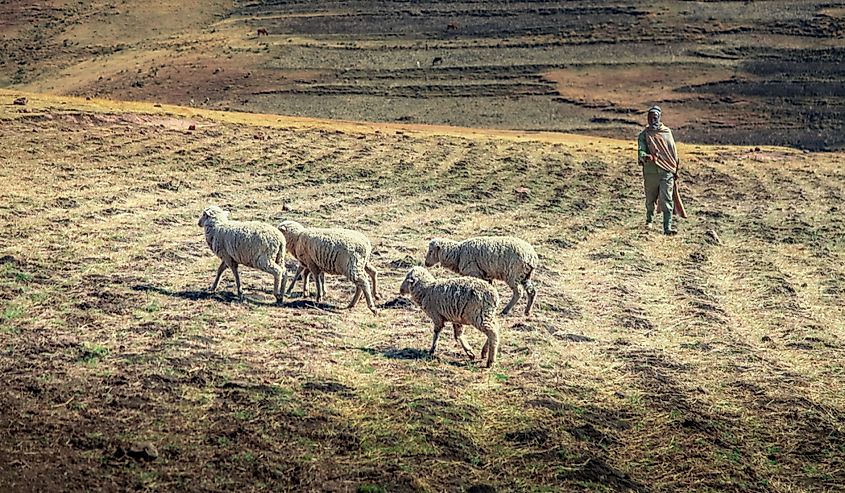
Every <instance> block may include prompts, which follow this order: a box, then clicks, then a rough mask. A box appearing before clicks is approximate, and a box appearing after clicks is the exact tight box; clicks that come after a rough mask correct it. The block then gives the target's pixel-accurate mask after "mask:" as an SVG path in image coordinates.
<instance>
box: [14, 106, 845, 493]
mask: <svg viewBox="0 0 845 493" xmlns="http://www.w3.org/2000/svg"><path fill="white" fill-rule="evenodd" d="M13 96H14V94H13V93H8V92H0V162H3V163H4V165H3V166H2V167H0V180H2V183H4V186H3V187H2V188H0V238H2V240H0V300H2V311H1V312H0V333H2V337H0V385H2V388H3V396H4V397H3V398H2V399H0V416H2V419H0V464H3V465H4V467H0V489H2V490H3V491H44V490H56V489H69V490H81V489H93V490H126V489H155V490H169V491H175V490H193V491H222V490H233V489H250V490H253V489H254V490H270V489H272V490H277V491H278V490H290V491H317V490H319V491H356V489H357V490H358V491H580V490H583V491H620V490H622V491H624V490H628V491H631V490H633V491H679V490H685V491H712V490H719V491H740V490H742V491H784V492H785V491H825V490H830V491H833V490H836V489H837V488H839V487H840V486H841V485H842V484H843V483H845V475H843V471H845V468H843V467H844V466H845V463H843V458H845V400H843V395H845V385H844V384H843V381H845V380H843V378H842V377H843V366H842V362H843V358H842V356H843V343H844V342H845V341H843V339H842V327H843V321H845V313H843V311H845V309H843V306H845V303H843V302H845V270H843V267H842V266H843V265H845V263H843V260H845V243H843V238H845V221H844V220H843V219H845V218H844V217H843V212H842V210H841V204H842V197H843V193H845V179H843V178H845V176H843V170H842V168H841V166H840V165H839V164H838V163H841V159H842V156H841V155H838V154H803V153H800V152H797V151H791V150H786V149H782V148H763V149H760V150H750V149H748V148H739V147H703V146H689V145H684V146H681V148H680V150H681V153H682V155H683V157H684V162H685V170H684V172H683V192H684V194H685V196H686V201H687V207H688V209H689V210H690V213H691V217H690V219H689V220H687V221H684V222H682V223H681V224H680V225H679V227H680V230H681V234H680V235H679V236H677V237H674V238H665V237H663V236H662V235H659V234H657V233H656V232H655V231H649V230H646V229H644V228H643V227H642V221H643V217H642V216H643V213H642V204H641V202H642V200H641V187H642V185H641V178H640V176H639V172H638V169H637V166H636V165H635V163H634V160H633V155H634V148H633V144H632V143H630V142H623V141H612V140H605V139H589V138H585V137H574V136H567V135H562V134H547V135H522V136H520V135H516V134H512V133H503V134H497V133H493V132H490V133H483V132H479V131H470V130H463V129H444V128H426V127H411V128H402V127H398V126H392V127H387V126H376V125H372V124H357V123H354V122H348V123H334V122H327V121H315V120H294V119H286V118H279V117H274V116H269V115H248V114H233V113H216V112H209V111H198V110H193V109H190V108H176V107H163V108H162V107H153V106H152V105H142V104H128V103H109V102H107V101H98V100H93V101H84V100H78V99H74V98H55V97H40V96H35V95H30V103H29V105H27V106H26V107H23V108H22V107H20V106H13V105H11V104H10V103H11V100H12V98H13ZM191 125H195V126H196V130H193V131H191V130H189V127H190V126H191ZM211 203H216V204H220V205H222V206H224V207H226V208H227V209H229V210H231V213H232V216H233V217H234V218H238V219H258V220H266V221H269V222H272V223H275V222H277V221H279V220H281V219H282V218H294V219H297V220H301V221H302V222H304V223H307V224H313V225H321V226H322V225H332V224H341V225H344V226H347V227H354V228H358V229H361V230H363V231H366V232H367V233H368V234H369V235H370V236H371V238H372V239H373V242H374V245H375V260H374V262H375V265H376V267H377V268H378V269H379V271H380V272H381V275H380V280H381V285H382V291H383V293H384V295H385V296H384V299H383V300H382V304H383V305H382V307H383V310H382V314H381V315H380V316H379V317H373V316H372V315H371V314H370V313H369V312H368V311H367V310H366V309H365V308H364V307H363V306H359V307H357V308H356V309H353V310H351V311H346V310H342V309H340V307H342V306H344V305H345V303H346V302H347V300H348V299H349V298H350V297H351V295H352V289H351V286H349V285H348V284H347V283H344V282H341V280H340V279H339V278H337V277H331V276H329V277H328V278H327V284H328V293H329V296H328V300H327V302H326V304H324V305H321V306H315V305H314V304H313V303H311V302H310V301H308V300H303V299H300V298H298V297H296V296H294V297H293V298H292V299H290V300H289V304H288V305H287V306H284V307H278V306H273V305H272V304H270V302H271V300H272V296H271V294H270V287H271V284H270V283H271V280H270V278H269V276H267V275H265V274H263V273H258V272H256V271H253V270H249V269H242V277H243V280H244V285H245V292H246V294H247V296H248V298H249V300H248V301H247V302H246V303H238V302H236V301H235V300H234V299H233V294H232V293H233V290H234V286H233V280H232V278H231V275H230V274H228V273H227V274H226V275H224V282H223V284H222V286H221V290H220V291H219V292H218V293H217V294H210V293H207V292H206V291H205V289H206V288H207V286H208V285H209V283H210V282H211V280H212V277H213V274H214V269H215V267H216V265H217V263H216V260H215V258H214V257H213V255H212V254H211V253H210V252H209V251H208V249H207V247H206V245H205V243H204V239H203V236H202V232H201V230H200V228H199V227H198V226H197V224H196V221H197V218H198V216H199V214H200V212H201V210H202V209H203V208H204V207H205V206H206V205H208V204H211ZM711 229H712V230H715V231H716V232H717V233H718V235H719V236H720V238H721V244H713V243H711V242H708V240H707V238H708V236H707V231H708V230H711ZM499 233H507V234H516V235H519V236H521V237H523V238H525V239H527V240H529V241H531V242H532V243H533V244H534V245H536V248H537V250H538V252H539V253H540V255H541V259H542V267H541V268H540V269H539V271H538V273H537V274H538V275H537V283H538V285H539V293H540V294H539V296H538V305H537V310H536V314H535V315H534V316H532V317H530V318H523V317H520V316H512V317H509V318H506V319H504V320H503V344H502V352H501V357H500V360H499V361H500V362H499V364H498V365H497V367H495V368H494V369H493V370H491V371H487V370H484V369H481V368H479V366H478V365H477V364H476V363H472V364H469V363H467V361H466V360H465V359H464V357H463V355H462V352H461V351H460V349H459V348H458V347H457V345H456V344H454V341H452V340H451V339H450V338H447V337H444V338H443V340H442V341H441V344H440V348H439V355H438V357H437V358H435V359H433V360H431V359H428V358H427V357H426V355H425V353H424V350H425V349H426V348H427V347H428V345H429V344H430V337H431V329H430V324H429V322H428V321H427V320H426V319H425V317H424V316H423V315H422V314H421V312H420V311H419V310H417V309H416V308H414V307H412V306H411V305H410V304H409V303H408V302H407V301H404V300H402V299H400V298H398V297H397V295H398V288H399V283H400V281H401V279H402V278H403V276H404V274H405V272H406V271H407V269H408V268H409V267H410V266H411V265H414V264H416V263H419V262H421V261H422V258H423V255H424V251H425V247H426V243H427V240H428V239H429V238H430V237H432V236H434V235H438V236H449V237H454V238H462V237H467V236H470V235H476V234H499ZM289 267H292V266H289ZM435 274H436V275H437V276H444V277H445V276H449V275H451V274H449V273H447V272H444V271H443V270H442V269H440V268H437V269H435ZM497 287H498V288H499V290H500V293H501V294H502V296H506V295H507V290H506V288H505V287H504V286H503V285H502V284H501V283H498V284H497ZM468 335H469V339H470V341H471V343H472V344H473V345H474V346H475V347H480V344H481V338H480V335H479V334H478V333H477V332H475V331H469V332H468ZM144 442H150V443H151V444H152V445H153V446H154V447H155V451H151V450H152V449H149V447H148V451H147V452H143V451H139V450H135V449H140V448H142V447H139V446H137V445H134V446H133V444H138V443H141V444H142V445H143V444H144ZM150 454H152V455H157V457H156V458H155V459H154V460H145V459H150ZM367 488H369V489H367ZM379 488H381V489H379Z"/></svg>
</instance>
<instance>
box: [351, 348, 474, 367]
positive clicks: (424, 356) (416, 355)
mask: <svg viewBox="0 0 845 493" xmlns="http://www.w3.org/2000/svg"><path fill="white" fill-rule="evenodd" d="M354 349H357V350H359V351H362V352H365V353H367V354H369V355H372V356H381V357H383V358H387V359H395V360H405V361H414V360H416V361H420V360H430V361H439V362H442V363H445V364H447V365H449V366H454V367H455V368H471V367H481V366H483V363H482V362H480V361H478V360H472V361H470V360H469V359H462V358H457V359H452V358H448V357H447V358H441V357H440V356H439V355H436V354H435V355H434V356H432V355H430V354H428V351H426V350H423V349H417V348H408V347H406V348H402V349H397V348H388V349H373V348H367V347H358V348H354Z"/></svg>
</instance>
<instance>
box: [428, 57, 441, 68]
mask: <svg viewBox="0 0 845 493" xmlns="http://www.w3.org/2000/svg"><path fill="white" fill-rule="evenodd" d="M442 63H443V57H439V56H436V57H434V59H433V60H431V66H432V67H433V66H435V65H441V64H442Z"/></svg>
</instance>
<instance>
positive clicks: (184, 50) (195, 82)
mask: <svg viewBox="0 0 845 493" xmlns="http://www.w3.org/2000/svg"><path fill="white" fill-rule="evenodd" d="M259 29H263V30H265V31H266V32H267V36H263V35H258V30H259ZM843 34H845V4H843V3H842V2H814V1H806V2H793V1H781V0H774V1H766V2H735V1H716V2H671V1H654V2H648V3H643V2H634V1H610V2H607V1H592V2H579V3H578V4H573V3H572V2H554V1H520V2H496V1H484V0H480V1H472V2H453V1H444V0H424V1H414V2H408V1H404V0H395V1H392V0H380V1H377V2H373V1H367V2H362V1H353V0H347V1H321V2H299V1H296V2H288V1H275V0H274V1H252V0H249V1H245V0H244V1H240V0H235V1H230V0H215V1H211V2H197V1H187V2H176V1H166V2H149V1H135V0H132V1H130V0H116V1H109V2H103V1H101V0H82V1H76V2H65V1H60V0H51V1H48V2H38V5H32V2H22V1H9V2H4V3H0V87H12V88H15V89H21V90H29V91H36V92H49V93H53V94H72V95H84V96H100V97H108V98H113V99H124V100H143V101H151V102H166V103H173V104H181V105H186V106H187V105H194V106H203V107H206V108H215V109H226V108H230V109H235V110H244V111H253V112H258V113H279V114H287V115H297V116H308V117H322V118H343V119H363V120H371V121H381V122H412V123H436V124H450V125H461V126H469V127H490V128H510V129H522V130H538V129H539V130H555V131H566V132H578V133H584V134H592V135H596V134H601V135H606V136H612V137H617V138H627V136H628V135H630V134H631V133H632V132H635V131H636V129H637V127H638V126H639V125H641V124H642V120H643V119H644V118H643V113H644V111H645V109H646V108H648V107H649V106H651V105H652V104H654V103H662V104H663V105H664V107H665V109H666V110H667V112H666V115H665V116H666V118H667V121H669V122H670V124H671V126H672V127H673V128H675V129H676V132H677V135H678V136H679V137H680V138H681V140H684V141H689V142H696V143H732V144H750V145H755V144H778V145H789V146H797V147H804V148H810V149H841V148H842V146H843V143H845V140H843V135H845V132H843V124H842V122H843V121H845V119H843V114H842V108H845V104H843V103H845V101H843V98H845V92H843V91H845V90H843V85H842V83H841V80H842V77H843V70H845V68H843V67H845V36H843Z"/></svg>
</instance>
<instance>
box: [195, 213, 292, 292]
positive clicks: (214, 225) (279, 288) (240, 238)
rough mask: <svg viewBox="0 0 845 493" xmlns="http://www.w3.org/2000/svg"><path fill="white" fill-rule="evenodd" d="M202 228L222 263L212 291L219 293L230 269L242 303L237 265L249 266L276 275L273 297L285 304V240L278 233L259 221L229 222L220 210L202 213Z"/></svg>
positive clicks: (200, 223) (200, 220) (227, 215)
mask: <svg viewBox="0 0 845 493" xmlns="http://www.w3.org/2000/svg"><path fill="white" fill-rule="evenodd" d="M199 225H200V226H202V227H203V228H205V241H206V242H207V243H208V246H209V248H211V251H212V252H214V254H215V255H217V256H218V257H219V258H220V260H221V262H220V267H218V268H217V276H216V277H215V278H214V282H213V283H212V284H211V291H215V290H216V289H217V285H218V283H219V282H220V276H221V275H223V271H225V270H226V268H227V267H228V268H229V269H231V270H232V274H234V275H235V285H236V287H237V290H238V298H240V299H241V300H243V292H242V291H241V277H240V275H239V274H238V265H246V266H247V267H254V268H256V269H260V270H262V271H264V272H268V273H270V274H273V296H275V297H276V302H277V303H283V302H284V292H285V284H287V271H286V270H285V269H284V268H283V267H281V265H284V256H285V237H284V235H283V234H282V233H281V232H280V231H279V230H278V229H276V228H274V227H273V226H272V225H270V224H265V223H262V222H258V221H230V220H229V214H228V213H227V212H226V211H224V210H223V209H221V208H220V207H217V206H211V207H208V208H206V209H205V210H204V211H203V212H202V216H200V219H199ZM280 264H281V265H280Z"/></svg>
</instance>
